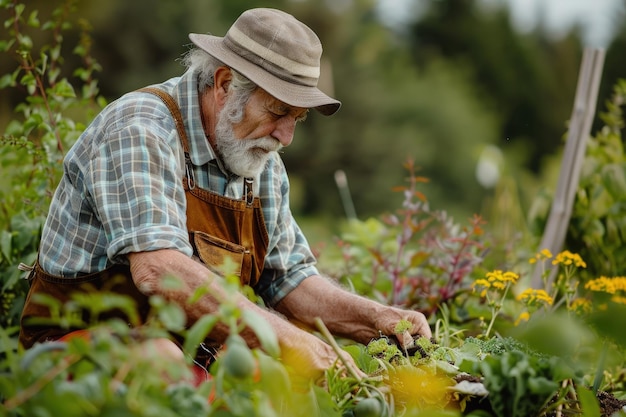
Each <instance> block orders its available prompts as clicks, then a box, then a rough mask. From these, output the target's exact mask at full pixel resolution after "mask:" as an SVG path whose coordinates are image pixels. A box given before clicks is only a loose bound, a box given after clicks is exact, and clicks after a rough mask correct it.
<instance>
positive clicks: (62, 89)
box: [52, 79, 76, 98]
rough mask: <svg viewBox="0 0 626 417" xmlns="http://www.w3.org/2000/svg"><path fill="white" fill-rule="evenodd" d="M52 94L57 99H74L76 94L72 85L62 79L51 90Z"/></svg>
mask: <svg viewBox="0 0 626 417" xmlns="http://www.w3.org/2000/svg"><path fill="white" fill-rule="evenodd" d="M52 94H54V95H55V96H57V97H68V98H74V97H76V93H74V87H72V85H71V84H70V83H69V82H68V81H67V80H66V79H62V80H61V81H59V82H58V83H57V84H56V85H55V86H54V87H53V88H52Z"/></svg>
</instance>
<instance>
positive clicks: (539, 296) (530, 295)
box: [517, 288, 554, 306]
mask: <svg viewBox="0 0 626 417" xmlns="http://www.w3.org/2000/svg"><path fill="white" fill-rule="evenodd" d="M517 300H518V301H523V302H525V303H526V305H529V306H530V305H534V304H545V305H549V306H551V305H552V303H554V299H553V298H552V297H550V296H549V295H548V293H547V292H545V291H544V290H535V289H533V288H528V289H526V290H524V291H523V292H522V293H521V294H520V295H518V296H517Z"/></svg>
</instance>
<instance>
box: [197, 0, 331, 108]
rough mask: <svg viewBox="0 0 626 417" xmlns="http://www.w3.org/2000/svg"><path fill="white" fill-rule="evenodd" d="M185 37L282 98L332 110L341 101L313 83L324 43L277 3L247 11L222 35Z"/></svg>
mask: <svg viewBox="0 0 626 417" xmlns="http://www.w3.org/2000/svg"><path fill="white" fill-rule="evenodd" d="M189 39H191V41H192V42H193V43H194V44H195V45H196V46H198V47H199V48H201V49H203V50H204V51H206V52H207V53H209V54H211V55H212V56H214V57H215V58H217V59H218V60H220V61H222V62H223V63H224V64H226V65H227V66H229V67H231V68H233V69H234V70H236V71H237V72H239V73H241V74H243V75H244V76H246V77H247V78H248V79H250V80H251V81H252V82H254V83H255V84H256V85H258V86H259V87H261V88H262V89H264V90H265V91H267V92H268V93H269V94H271V95H272V96H274V97H275V98H277V99H278V100H280V101H283V102H285V103H287V104H289V105H291V106H294V107H303V108H313V109H316V110H318V111H319V112H320V113H322V114H323V115H327V116H328V115H331V114H334V113H335V112H336V111H337V110H339V107H340V106H341V102H339V101H338V100H335V99H334V98H332V97H329V96H328V95H326V94H325V93H323V92H322V91H321V90H320V89H318V88H317V83H318V80H319V77H320V60H321V56H322V44H321V42H320V40H319V38H318V37H317V35H316V34H315V32H313V31H312V30H311V29H310V28H309V27H308V26H306V25H305V24H304V23H302V22H300V21H299V20H297V19H296V18H294V17H293V16H292V15H290V14H288V13H285V12H283V11H281V10H277V9H267V8H258V9H250V10H247V11H245V12H244V13H242V14H241V16H239V18H238V19H237V20H236V21H235V23H233V25H232V26H231V27H230V29H229V30H228V32H227V33H226V35H225V36H224V37H219V36H213V35H204V34H197V33H190V34H189Z"/></svg>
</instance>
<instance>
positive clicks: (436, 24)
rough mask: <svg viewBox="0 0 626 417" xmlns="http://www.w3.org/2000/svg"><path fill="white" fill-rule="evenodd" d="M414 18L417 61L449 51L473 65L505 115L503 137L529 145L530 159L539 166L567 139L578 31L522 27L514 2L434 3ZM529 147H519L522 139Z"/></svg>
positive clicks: (474, 75)
mask: <svg viewBox="0 0 626 417" xmlns="http://www.w3.org/2000/svg"><path fill="white" fill-rule="evenodd" d="M429 5H430V7H429V10H428V12H427V13H426V15H425V16H424V17H423V18H422V19H420V20H418V21H417V22H416V23H414V24H413V25H412V28H411V35H410V36H411V42H412V53H413V57H414V59H415V62H417V63H418V65H419V66H422V67H423V66H426V65H428V63H429V62H431V61H432V60H433V59H437V58H441V57H445V58H446V59H449V60H451V61H452V62H455V63H456V64H457V65H459V66H464V67H466V68H468V71H471V79H472V80H473V81H474V82H475V83H476V84H477V85H478V86H479V89H480V92H481V97H482V98H483V100H485V102H488V103H489V104H490V105H491V106H493V108H494V110H495V111H497V113H498V115H499V118H500V120H502V125H501V130H500V132H499V134H498V141H499V144H500V145H501V146H502V147H503V148H504V149H505V150H506V149H507V148H512V149H514V150H515V151H516V152H520V151H521V149H522V148H524V151H525V152H527V154H526V155H523V158H524V159H525V160H523V161H522V162H524V163H525V165H526V166H527V167H529V168H530V169H531V170H532V171H534V172H538V171H539V170H540V168H541V164H542V158H543V156H545V155H550V154H553V153H554V152H555V150H556V149H557V148H558V147H560V146H561V144H562V140H561V139H562V137H563V133H564V131H565V122H566V120H567V119H568V118H569V116H570V113H571V106H572V100H573V97H574V91H575V88H576V80H577V76H578V70H579V67H580V59H581V50H582V48H581V42H580V37H579V36H578V34H577V32H576V31H574V32H573V33H571V34H570V35H569V36H567V37H565V38H564V39H561V40H551V39H550V38H549V37H548V36H547V33H546V31H545V29H542V28H541V27H539V29H538V30H536V31H535V32H532V33H529V34H520V33H518V32H516V31H515V29H514V28H513V27H512V25H511V19H510V15H509V12H508V9H506V8H504V6H502V8H494V9H484V8H480V7H478V6H477V2H473V1H468V0H438V1H430V2H429ZM520 142H521V143H523V144H524V146H523V147H521V146H515V145H516V144H517V143H520Z"/></svg>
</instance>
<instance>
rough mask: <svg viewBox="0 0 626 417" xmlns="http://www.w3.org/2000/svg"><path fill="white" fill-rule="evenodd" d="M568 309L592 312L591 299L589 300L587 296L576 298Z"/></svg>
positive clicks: (578, 311)
mask: <svg viewBox="0 0 626 417" xmlns="http://www.w3.org/2000/svg"><path fill="white" fill-rule="evenodd" d="M568 309H569V310H570V311H575V312H577V313H583V314H584V313H590V312H591V301H589V300H587V299H586V298H575V299H574V300H573V301H572V303H571V304H570V305H569V307H568Z"/></svg>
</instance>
